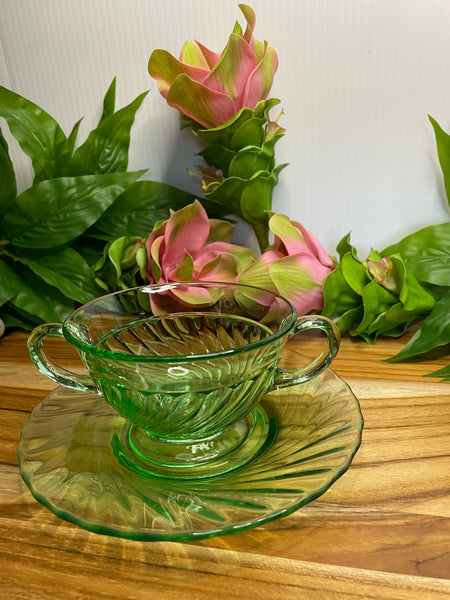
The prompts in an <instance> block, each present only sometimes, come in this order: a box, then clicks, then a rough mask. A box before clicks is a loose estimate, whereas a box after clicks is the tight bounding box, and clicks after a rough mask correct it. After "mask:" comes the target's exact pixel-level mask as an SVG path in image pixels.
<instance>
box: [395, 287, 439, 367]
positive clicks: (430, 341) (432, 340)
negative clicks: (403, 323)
mask: <svg viewBox="0 0 450 600" xmlns="http://www.w3.org/2000/svg"><path fill="white" fill-rule="evenodd" d="M447 344H450V291H448V292H447V294H445V295H444V296H443V297H442V298H441V299H440V300H439V301H438V302H436V304H435V305H434V308H433V310H432V311H431V312H430V314H429V315H428V317H427V318H426V319H425V320H424V322H423V323H422V326H421V328H420V329H419V330H418V331H416V333H415V334H414V335H413V337H412V338H411V339H410V340H409V342H408V343H407V344H406V345H405V346H404V347H403V348H402V349H401V350H400V352H399V353H398V354H396V355H395V356H393V357H391V358H388V359H387V362H400V361H402V360H407V359H409V358H412V357H414V356H419V355H420V354H425V353H426V352H429V351H430V350H434V348H438V347H440V346H445V345H447Z"/></svg>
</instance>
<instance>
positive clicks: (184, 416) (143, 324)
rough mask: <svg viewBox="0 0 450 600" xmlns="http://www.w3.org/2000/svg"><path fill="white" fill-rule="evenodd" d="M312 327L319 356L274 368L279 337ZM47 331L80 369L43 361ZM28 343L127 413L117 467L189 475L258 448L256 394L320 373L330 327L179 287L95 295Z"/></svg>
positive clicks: (42, 365)
mask: <svg viewBox="0 0 450 600" xmlns="http://www.w3.org/2000/svg"><path fill="white" fill-rule="evenodd" d="M314 328H316V329H319V330H322V331H323V332H324V333H325V334H326V348H325V349H324V350H323V352H322V353H321V354H320V355H319V356H318V357H316V358H315V359H314V360H312V361H311V362H310V363H309V364H308V365H306V366H302V367H299V368H297V369H294V370H288V371H286V370H282V369H280V368H279V367H278V363H279V361H280V355H281V352H282V350H283V347H284V345H285V343H286V341H287V339H288V338H289V337H291V336H292V335H294V334H296V333H298V332H300V331H303V330H306V329H314ZM55 336H56V337H63V338H65V339H66V340H67V341H68V342H69V343H70V344H72V345H73V346H74V347H75V348H76V349H77V351H78V352H79V354H80V356H81V359H82V361H83V363H84V364H85V366H86V367H87V371H88V373H87V374H83V375H80V374H76V373H71V372H69V371H67V370H65V369H63V368H61V367H59V366H58V365H56V364H55V363H54V362H53V361H52V360H51V359H50V358H49V357H48V356H47V354H46V353H45V351H44V347H43V340H44V338H46V337H55ZM28 347H29V352H30V355H31V357H32V359H33V360H34V362H35V363H36V365H37V367H38V368H39V370H40V371H41V372H42V373H44V374H45V375H47V376H48V377H50V379H52V380H54V381H56V382H57V383H59V384H61V385H64V386H67V387H71V388H75V389H77V390H82V391H86V392H94V393H98V394H102V395H103V396H104V398H105V399H106V401H107V403H108V404H109V405H110V406H111V407H112V408H113V409H114V410H115V411H117V413H118V414H119V415H120V416H121V417H122V418H123V419H125V421H126V424H125V425H124V427H123V428H122V430H121V433H120V435H119V436H116V435H114V436H112V448H113V451H114V452H115V453H116V456H117V458H118V459H119V460H120V461H121V462H122V464H124V465H126V466H127V467H128V468H130V469H132V470H134V471H142V472H145V473H148V474H149V476H151V475H156V476H158V475H160V476H165V477H167V476H168V477H177V476H179V477H198V476H209V475H215V474H218V473H222V472H224V471H227V470H229V469H233V468H236V467H239V466H242V465H243V464H245V463H246V462H248V461H249V460H250V459H251V458H253V457H255V455H258V453H260V452H263V451H264V449H265V448H266V449H267V446H268V444H270V443H271V442H270V440H271V439H272V440H273V438H274V436H276V426H275V425H274V424H273V423H271V420H270V415H266V414H265V413H264V411H263V410H262V409H261V407H260V406H259V404H260V400H261V399H262V398H263V396H264V395H265V394H266V393H268V392H270V391H271V390H274V389H276V388H279V387H284V386H289V385H295V384H298V383H301V382H303V381H306V380H308V379H311V378H312V377H315V376H316V375H318V374H319V373H320V372H321V371H322V370H324V369H325V368H326V367H327V366H328V365H329V364H330V363H331V361H332V360H333V358H334V356H335V355H336V352H337V350H338V348H339V334H338V332H337V329H336V327H335V326H334V324H333V323H332V322H331V321H330V320H328V319H326V318H324V317H320V316H312V315H308V316H301V317H298V316H297V314H296V311H295V309H294V308H293V306H292V305H291V304H290V303H289V302H288V301H287V300H286V299H285V298H283V297H281V296H279V295H277V294H274V293H272V292H269V291H267V290H263V289H259V288H254V287H251V286H244V285H238V284H226V283H205V282H184V283H169V284H162V285H149V286H143V287H139V288H133V289H130V290H125V291H120V292H116V293H113V294H109V295H107V296H103V297H101V298H98V299H96V300H94V301H92V302H90V303H88V304H86V305H84V306H82V307H80V308H78V309H77V310H75V311H74V312H73V313H72V314H71V315H70V316H69V317H68V318H67V319H66V320H65V322H64V323H63V324H52V323H50V324H44V325H40V326H38V327H36V329H35V330H34V331H33V332H32V333H31V335H30V338H29V342H28Z"/></svg>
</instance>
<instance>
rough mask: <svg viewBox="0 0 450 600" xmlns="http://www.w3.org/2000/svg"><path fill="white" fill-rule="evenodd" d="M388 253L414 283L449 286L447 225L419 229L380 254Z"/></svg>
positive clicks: (449, 237) (449, 229)
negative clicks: (399, 258) (397, 258)
mask: <svg viewBox="0 0 450 600" xmlns="http://www.w3.org/2000/svg"><path fill="white" fill-rule="evenodd" d="M449 168H450V164H449ZM449 177H450V172H449ZM392 254H400V255H401V256H402V258H403V260H404V261H405V264H406V266H407V269H408V271H410V272H411V274H412V275H414V277H415V278H416V279H417V280H418V281H424V282H428V283H432V284H434V285H441V286H450V223H442V224H440V225H431V226H429V227H425V228H424V229H420V230H419V231H416V232H415V233H412V234H411V235H408V236H406V237H405V238H403V239H402V240H401V241H400V242H398V243H396V244H392V245H391V246H388V247H387V248H386V249H385V250H383V251H382V252H381V255H382V256H391V255H392Z"/></svg>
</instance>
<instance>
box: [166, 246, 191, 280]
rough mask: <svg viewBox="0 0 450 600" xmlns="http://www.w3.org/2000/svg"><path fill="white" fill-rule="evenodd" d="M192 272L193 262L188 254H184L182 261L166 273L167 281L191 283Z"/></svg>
mask: <svg viewBox="0 0 450 600" xmlns="http://www.w3.org/2000/svg"><path fill="white" fill-rule="evenodd" d="M193 272H194V261H193V260H192V256H191V255H190V254H189V252H185V254H184V258H183V260H182V261H181V262H180V263H179V264H178V265H177V266H176V268H175V269H174V270H173V271H172V272H171V273H166V275H168V280H169V281H192V274H193Z"/></svg>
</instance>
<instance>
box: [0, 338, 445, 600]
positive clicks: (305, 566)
mask: <svg viewBox="0 0 450 600" xmlns="http://www.w3.org/2000/svg"><path fill="white" fill-rule="evenodd" d="M315 343H316V342H315V341H314V340H312V341H311V342H308V344H310V345H311V347H310V348H309V349H311V352H313V351H314V344H315ZM404 343H405V338H403V339H402V340H400V341H399V340H381V341H379V342H377V344H376V345H374V346H369V345H367V344H365V343H364V342H355V341H352V340H350V339H347V338H346V339H344V340H343V343H342V346H341V350H340V352H339V355H338V357H337V359H336V360H335V362H334V370H335V371H336V372H337V373H338V374H339V375H340V376H341V377H342V378H343V379H345V381H347V383H348V384H349V385H350V386H351V388H352V389H353V391H354V393H355V394H356V396H357V397H358V398H359V400H360V403H361V408H362V411H363V414H364V418H365V429H364V434H363V441H362V445H361V448H360V450H359V451H358V453H357V455H356V457H355V459H354V461H353V464H352V466H351V467H350V469H349V470H348V471H347V472H346V473H345V474H344V475H343V476H342V477H341V478H340V479H339V480H338V481H337V482H336V483H335V484H334V485H333V486H332V487H331V488H330V489H329V490H328V491H327V492H326V493H325V494H324V495H323V496H322V497H320V498H319V499H317V500H316V501H314V502H312V503H311V504H309V505H307V506H306V507H304V508H303V509H301V510H299V511H297V512H296V513H294V514H292V515H291V516H288V517H286V518H284V519H280V520H277V521H273V522H272V523H270V524H267V525H264V526H261V527H259V528H256V529H253V530H250V531H248V532H245V533H239V534H235V535H228V536H223V537H217V538H212V539H209V540H204V541H199V542H193V543H174V542H135V541H130V540H124V539H119V538H114V537H108V536H103V535H98V534H93V533H90V532H88V531H85V530H84V529H81V528H79V527H77V526H75V525H72V524H70V523H67V522H65V521H63V520H61V519H59V518H58V517H57V516H55V515H54V514H53V513H51V512H50V511H49V510H48V509H46V508H44V507H43V506H41V505H40V504H39V503H38V502H36V501H35V500H34V499H33V497H32V496H31V494H30V493H29V491H28V489H27V488H26V486H25V484H24V483H23V482H22V479H21V477H20V475H19V470H18V466H17V458H16V448H17V444H18V441H19V436H20V431H21V429H22V427H23V425H24V423H25V421H26V419H27V417H28V414H29V412H30V411H31V410H32V408H33V407H34V406H35V405H36V404H38V403H39V402H40V401H42V400H43V399H44V398H45V396H46V395H47V394H48V392H49V391H50V390H51V389H53V388H54V387H55V384H54V383H53V382H51V381H50V380H48V379H46V378H45V377H44V376H43V375H41V374H40V373H39V372H38V370H37V369H36V367H35V366H34V365H33V364H32V363H31V360H30V359H29V357H28V353H27V350H26V334H24V333H13V334H10V335H9V336H7V337H6V338H3V339H2V340H0V436H1V455H0V532H1V533H0V544H1V554H0V597H1V598H2V599H3V600H12V599H23V598H27V599H32V600H40V599H46V600H47V599H48V600H50V599H51V600H59V599H61V600H63V599H64V600H70V599H88V600H94V599H96V598H105V599H106V598H108V599H122V598H123V599H125V598H127V599H148V598H151V599H155V598H156V599H159V598H161V599H164V600H171V599H175V598H176V599H178V598H181V599H194V600H203V599H206V598H208V599H209V598H212V599H214V600H217V599H220V598H227V599H239V600H245V599H247V598H250V599H252V600H253V599H257V600H260V599H261V600H264V599H277V600H278V599H280V600H282V599H287V600H288V599H291V598H292V599H296V600H297V599H305V600H309V599H315V598H319V599H320V598H327V599H328V598H332V599H338V600H339V599H347V598H348V599H358V598H374V599H376V598H384V599H389V600H394V599H397V598H399V599H407V598H417V599H420V600H426V599H428V598H430V599H432V598H447V599H448V598H450V384H449V383H443V382H440V381H439V380H436V379H434V378H423V377H422V375H423V374H425V373H429V372H430V371H431V370H435V369H437V368H439V367H441V366H444V365H445V364H446V363H447V362H448V357H447V359H445V358H440V359H439V358H437V359H435V360H433V361H424V362H411V363H401V364H388V363H384V362H381V360H382V359H383V358H387V357H389V356H391V355H393V354H395V353H396V352H397V351H398V350H399V349H400V347H401V346H402V345H403V344H404ZM303 350H304V348H303V346H302V351H303ZM53 351H54V352H55V353H56V355H57V356H58V358H59V359H60V360H63V359H64V361H65V365H66V366H69V367H70V366H71V365H74V364H75V363H76V360H75V359H74V358H73V355H72V352H71V349H70V347H68V344H65V343H64V342H61V341H59V340H58V341H55V346H54V348H53ZM297 351H299V350H298V343H297V342H296V341H292V342H291V343H290V349H289V352H297Z"/></svg>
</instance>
